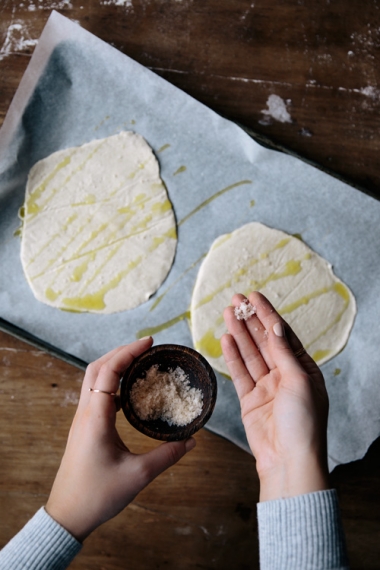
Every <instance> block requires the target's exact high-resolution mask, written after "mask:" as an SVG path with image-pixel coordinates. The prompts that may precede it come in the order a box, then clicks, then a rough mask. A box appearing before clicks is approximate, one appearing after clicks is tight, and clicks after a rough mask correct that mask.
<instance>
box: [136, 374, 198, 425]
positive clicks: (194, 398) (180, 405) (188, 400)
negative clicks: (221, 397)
mask: <svg viewBox="0 0 380 570" xmlns="http://www.w3.org/2000/svg"><path fill="white" fill-rule="evenodd" d="M131 403H132V406H133V408H134V410H135V412H136V414H137V415H138V416H139V418H140V419H142V420H157V419H159V418H160V419H161V420H163V421H164V422H167V423H168V424H169V425H177V426H185V425H187V424H189V423H190V422H192V421H193V420H195V418H197V417H198V416H199V415H200V413H201V412H202V407H203V394H202V391H201V390H198V389H197V388H191V387H190V381H189V378H188V376H187V375H186V374H185V372H184V371H183V370H182V368H180V367H177V368H176V369H175V370H169V371H168V372H161V371H160V370H159V369H158V365H157V364H155V365H154V366H151V367H150V368H149V370H147V372H146V376H145V378H139V379H138V380H136V382H135V383H134V384H133V386H132V389H131Z"/></svg>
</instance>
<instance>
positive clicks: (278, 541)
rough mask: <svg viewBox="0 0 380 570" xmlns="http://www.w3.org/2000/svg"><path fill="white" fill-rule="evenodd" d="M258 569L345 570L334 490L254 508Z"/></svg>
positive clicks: (265, 503) (339, 521)
mask: <svg viewBox="0 0 380 570" xmlns="http://www.w3.org/2000/svg"><path fill="white" fill-rule="evenodd" d="M257 515H258V523H259V542H260V568H261V570H294V569H295V568H302V570H337V569H339V570H345V569H348V560H347V553H346V547H345V540H344V534H343V529H342V524H341V518H340V511H339V505H338V497H337V494H336V491H335V490H334V489H332V490H329V491H319V492H316V493H310V494H307V495H300V496H298V497H291V498H289V499H278V500H275V501H266V502H263V503H259V504H258V505H257Z"/></svg>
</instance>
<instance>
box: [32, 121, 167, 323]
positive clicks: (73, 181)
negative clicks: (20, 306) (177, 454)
mask: <svg viewBox="0 0 380 570" xmlns="http://www.w3.org/2000/svg"><path fill="white" fill-rule="evenodd" d="M176 243H177V234H176V225H175V218H174V214H173V210H172V206H171V203H170V201H169V199H168V196H167V192H166V188H165V186H164V184H163V182H162V180H161V178H160V175H159V166H158V163H157V160H156V158H155V156H154V154H153V152H152V150H151V148H150V147H149V145H148V144H147V143H146V141H145V140H144V139H143V138H142V137H141V136H140V135H137V134H135V133H132V132H121V133H120V134H118V135H114V136H111V137H108V138H105V139H100V140H95V141H92V142H90V143H88V144H85V145H83V146H80V147H75V148H69V149H66V150H62V151H58V152H56V153H54V154H52V155H50V156H48V157H47V158H45V159H43V160H41V161H40V162H38V163H37V164H35V166H34V167H33V168H32V170H31V172H30V174H29V178H28V183H27V187H26V196H25V204H24V224H23V229H22V242H21V261H22V265H23V268H24V272H25V275H26V278H27V280H28V283H29V285H30V287H31V288H32V291H33V293H34V295H35V297H36V298H37V299H38V300H39V301H42V302H43V303H47V304H48V305H51V306H53V307H57V308H60V309H64V310H69V311H79V312H84V311H89V312H94V313H114V312H117V311H123V310H127V309H132V308H134V307H136V306H138V305H139V304H141V303H143V302H144V301H146V300H147V299H148V298H149V297H150V296H151V295H152V294H153V293H154V292H155V291H156V290H157V289H158V287H159V286H160V285H161V283H162V282H163V280H164V279H165V277H166V275H167V273H168V272H169V270H170V267H171V265H172V262H173V259H174V255H175V249H176Z"/></svg>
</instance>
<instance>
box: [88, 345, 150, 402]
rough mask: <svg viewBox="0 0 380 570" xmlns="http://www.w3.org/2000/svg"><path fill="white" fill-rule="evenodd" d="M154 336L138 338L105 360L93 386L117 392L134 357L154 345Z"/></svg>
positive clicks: (96, 388)
mask: <svg viewBox="0 0 380 570" xmlns="http://www.w3.org/2000/svg"><path fill="white" fill-rule="evenodd" d="M152 343H153V339H152V337H147V338H143V339H140V340H136V341H135V342H132V343H131V344H128V345H126V346H123V347H122V348H121V350H119V351H116V353H115V354H113V355H112V357H111V358H110V359H108V360H107V361H106V362H104V363H103V364H102V365H101V367H100V370H99V373H98V376H97V378H96V381H95V385H94V386H93V388H94V389H95V390H103V391H104V392H111V393H112V392H113V393H116V392H117V391H118V389H119V384H120V378H121V376H122V374H123V373H124V372H125V371H126V369H127V368H128V366H130V365H131V364H132V362H133V361H134V359H135V358H136V357H137V356H139V355H140V354H142V353H143V352H145V350H147V349H148V348H149V347H150V346H152Z"/></svg>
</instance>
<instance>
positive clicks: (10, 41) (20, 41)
mask: <svg viewBox="0 0 380 570" xmlns="http://www.w3.org/2000/svg"><path fill="white" fill-rule="evenodd" d="M37 43H38V40H35V39H33V38H31V37H30V34H29V31H28V29H27V27H26V26H25V24H24V22H23V21H22V20H17V22H15V23H13V24H11V25H10V26H9V28H8V31H7V35H6V36H5V40H4V43H3V45H2V46H1V48H0V61H2V60H3V59H4V58H5V57H7V56H8V55H11V54H13V53H20V52H24V51H26V50H28V49H29V48H34V47H35V46H36V45H37Z"/></svg>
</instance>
